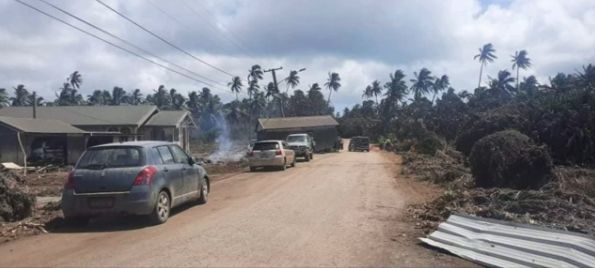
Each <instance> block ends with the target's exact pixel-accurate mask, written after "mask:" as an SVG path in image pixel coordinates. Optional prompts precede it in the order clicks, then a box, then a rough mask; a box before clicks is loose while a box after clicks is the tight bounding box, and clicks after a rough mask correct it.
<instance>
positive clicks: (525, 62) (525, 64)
mask: <svg viewBox="0 0 595 268" xmlns="http://www.w3.org/2000/svg"><path fill="white" fill-rule="evenodd" d="M527 55H528V53H527V51H526V50H524V49H523V50H521V51H517V52H515V53H514V55H512V56H511V57H512V70H514V69H515V68H516V91H517V92H518V91H519V71H520V70H521V69H523V70H526V69H527V68H529V67H531V59H529V57H527Z"/></svg>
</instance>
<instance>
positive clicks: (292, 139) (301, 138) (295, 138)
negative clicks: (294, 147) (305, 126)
mask: <svg viewBox="0 0 595 268" xmlns="http://www.w3.org/2000/svg"><path fill="white" fill-rule="evenodd" d="M305 141H306V136H303V135H299V136H298V135H295V136H288V137H287V142H305Z"/></svg>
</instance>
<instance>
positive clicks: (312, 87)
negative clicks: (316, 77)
mask: <svg viewBox="0 0 595 268" xmlns="http://www.w3.org/2000/svg"><path fill="white" fill-rule="evenodd" d="M310 90H318V91H320V90H322V88H321V87H320V85H318V83H314V84H312V85H311V86H310V89H309V90H308V91H310Z"/></svg>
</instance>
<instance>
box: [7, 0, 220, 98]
mask: <svg viewBox="0 0 595 268" xmlns="http://www.w3.org/2000/svg"><path fill="white" fill-rule="evenodd" d="M15 1H16V2H18V3H19V4H22V5H24V6H26V7H28V8H31V9H33V10H35V11H37V12H39V13H41V14H43V15H45V16H47V17H50V18H52V19H54V20H57V21H59V22H61V23H63V24H66V25H67V26H70V27H72V28H74V29H76V30H78V31H80V32H82V33H84V34H87V35H90V36H92V37H94V38H96V39H99V40H101V41H103V42H105V43H107V44H109V45H111V46H113V47H116V48H118V49H120V50H123V51H125V52H128V53H130V54H132V55H134V56H137V57H139V58H141V59H143V60H146V61H148V62H150V63H153V64H155V65H157V66H159V67H161V68H164V69H166V70H169V71H171V72H174V73H177V74H179V75H181V76H184V77H186V78H188V79H190V80H193V81H195V82H198V83H201V84H205V85H208V86H212V85H211V84H210V83H206V82H204V81H201V80H199V79H196V78H194V77H191V76H189V75H187V74H184V73H181V72H179V71H176V70H174V69H172V68H169V67H167V66H165V65H163V64H161V63H158V62H155V61H153V60H151V59H149V58H146V57H144V56H142V55H140V54H138V53H136V52H134V51H131V50H129V49H126V48H124V47H121V46H119V45H116V44H114V43H112V42H110V41H107V40H105V39H103V38H101V37H99V36H97V35H95V34H93V33H90V32H88V31H85V30H83V29H81V28H79V27H77V26H75V25H72V24H70V23H69V22H67V21H65V20H62V19H60V18H58V17H56V16H54V15H51V14H49V13H47V12H45V11H43V10H40V9H38V8H36V7H34V6H32V5H29V4H27V3H25V2H23V1H21V0H15Z"/></svg>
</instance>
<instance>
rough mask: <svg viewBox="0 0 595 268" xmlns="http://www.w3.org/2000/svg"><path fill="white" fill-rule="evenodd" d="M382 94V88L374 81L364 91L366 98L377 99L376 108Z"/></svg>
mask: <svg viewBox="0 0 595 268" xmlns="http://www.w3.org/2000/svg"><path fill="white" fill-rule="evenodd" d="M381 94H382V87H381V86H380V82H379V81H378V80H374V82H372V84H371V85H369V86H367V87H366V89H365V90H364V96H365V97H368V98H372V97H374V98H375V99H376V106H378V95H381Z"/></svg>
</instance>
